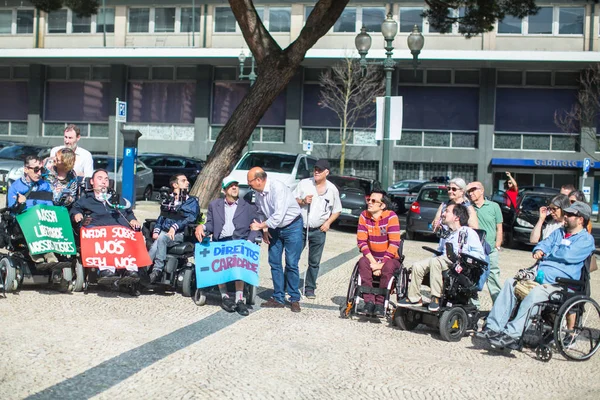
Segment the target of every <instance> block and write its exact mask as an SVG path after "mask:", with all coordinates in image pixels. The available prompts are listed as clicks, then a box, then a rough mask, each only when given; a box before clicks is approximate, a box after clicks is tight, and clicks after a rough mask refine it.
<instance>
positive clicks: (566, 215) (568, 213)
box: [565, 212, 579, 217]
mask: <svg viewBox="0 0 600 400" xmlns="http://www.w3.org/2000/svg"><path fill="white" fill-rule="evenodd" d="M565 217H579V215H577V214H575V213H571V212H566V213H565Z"/></svg>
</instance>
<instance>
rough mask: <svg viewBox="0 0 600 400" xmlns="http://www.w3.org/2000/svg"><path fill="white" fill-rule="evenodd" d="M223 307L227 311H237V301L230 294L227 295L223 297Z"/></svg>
mask: <svg viewBox="0 0 600 400" xmlns="http://www.w3.org/2000/svg"><path fill="white" fill-rule="evenodd" d="M221 308H222V309H223V310H225V311H227V312H234V311H235V301H233V299H232V298H231V297H229V296H225V297H223V298H222V299H221Z"/></svg>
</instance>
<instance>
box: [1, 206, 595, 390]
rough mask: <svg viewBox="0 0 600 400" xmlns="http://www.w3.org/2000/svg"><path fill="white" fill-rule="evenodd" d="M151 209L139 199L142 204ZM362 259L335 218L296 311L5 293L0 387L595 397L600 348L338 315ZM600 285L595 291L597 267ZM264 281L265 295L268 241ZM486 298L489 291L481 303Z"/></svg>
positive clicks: (103, 295)
mask: <svg viewBox="0 0 600 400" xmlns="http://www.w3.org/2000/svg"><path fill="white" fill-rule="evenodd" d="M156 210H157V208H156V205H155V204H151V203H138V205H137V210H136V214H137V215H138V218H139V219H140V220H143V219H144V218H150V217H155V216H156V214H157V211H156ZM432 244H433V243H431V242H430V243H424V242H415V241H407V242H406V243H405V246H404V249H405V254H406V260H407V263H410V262H412V261H414V260H418V259H421V258H425V257H428V255H429V253H427V252H425V251H424V250H422V249H421V245H430V246H431V245H432ZM357 259H358V251H357V250H356V246H355V239H354V233H353V232H352V230H351V229H344V230H332V231H331V232H330V233H329V234H328V238H327V245H326V249H325V252H324V255H323V261H324V263H323V267H322V271H321V276H320V278H319V281H318V283H319V288H318V290H317V296H318V297H317V299H316V300H306V301H303V302H302V307H303V308H302V312H301V313H300V314H294V313H292V312H290V310H289V308H286V309H284V310H273V309H261V308H260V307H259V306H255V307H254V310H252V312H251V314H250V316H248V317H245V318H243V317H240V316H238V315H237V314H228V313H226V312H224V311H222V310H221V308H220V307H219V306H218V300H217V297H212V298H209V304H208V305H206V306H204V307H197V306H196V305H195V304H194V303H193V302H192V301H191V300H190V299H189V298H184V297H183V296H182V295H181V294H179V293H178V294H172V295H170V294H145V295H142V296H140V297H138V298H133V297H129V296H128V295H126V294H118V293H114V292H106V291H102V290H100V289H93V290H91V291H90V292H89V293H88V294H83V293H73V294H60V293H57V292H55V291H52V290H50V289H49V288H46V287H44V286H40V285H37V284H36V285H27V286H25V287H24V288H23V290H21V291H20V292H18V293H16V294H9V295H8V297H7V298H6V299H2V298H0V355H1V361H0V398H2V399H19V398H25V397H28V396H30V397H31V398H34V399H51V398H52V399H54V398H59V399H81V398H91V397H94V398H98V399H113V398H119V399H137V398H166V397H169V398H177V399H191V398H197V399H205V398H208V397H210V398H222V399H230V398H231V399H246V398H248V399H250V398H252V399H255V398H259V399H267V398H272V399H281V398H288V399H320V398H335V399H337V398H377V399H382V398H393V399H396V398H409V399H411V398H415V399H417V398H418V399H455V398H456V399H479V398H498V399H516V398H541V397H543V398H549V399H564V398H577V399H588V398H589V399H592V398H597V396H598V394H597V393H598V390H599V389H600V380H599V379H598V376H599V373H600V371H599V370H600V356H595V357H594V358H592V359H591V360H590V361H587V362H584V363H576V362H567V361H565V360H564V359H563V358H562V357H561V356H560V355H559V354H555V355H554V358H553V359H552V360H551V361H550V362H549V363H542V362H539V361H536V360H535V355H534V354H533V353H532V352H531V351H530V350H526V351H525V352H524V353H518V352H513V353H511V355H510V356H505V355H499V354H496V353H490V352H489V351H487V350H486V349H484V348H482V347H480V345H479V343H478V342H477V341H473V340H472V339H471V338H469V337H465V338H463V339H462V340H461V341H460V342H458V343H448V342H444V341H442V340H441V339H440V337H439V335H438V334H437V332H436V331H434V330H432V329H429V328H425V327H422V326H421V327H420V328H417V329H416V330H415V331H413V332H404V331H400V330H399V329H397V328H395V327H392V326H390V325H389V324H388V323H387V322H374V321H369V320H364V319H354V320H344V319H340V318H339V312H338V306H339V304H341V302H342V301H343V300H344V299H345V296H346V291H347V287H348V281H349V277H350V274H351V272H352V268H353V266H354V264H355V263H356V261H357ZM306 264H307V263H306V255H305V254H303V257H302V259H301V262H300V266H301V269H302V270H304V269H305V268H306ZM531 264H532V261H531V257H530V255H529V253H528V252H525V251H521V250H503V251H502V253H501V254H500V266H501V269H502V275H503V278H508V277H511V276H512V275H514V273H515V272H516V271H517V270H518V269H519V268H522V267H526V266H529V265H531ZM592 284H593V287H592V293H593V294H594V295H595V296H594V297H596V298H597V294H598V293H600V274H598V273H596V274H593V275H592ZM260 285H261V289H260V290H263V292H262V293H261V294H260V296H261V297H263V298H268V295H269V293H270V289H271V288H272V282H271V278H270V271H269V267H268V264H267V262H266V246H265V247H264V248H263V252H262V255H261V273H260ZM490 305H491V303H490V299H489V296H488V294H487V291H484V293H483V294H482V308H483V309H489V307H490Z"/></svg>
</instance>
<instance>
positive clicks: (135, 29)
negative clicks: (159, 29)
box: [129, 8, 150, 33]
mask: <svg viewBox="0 0 600 400" xmlns="http://www.w3.org/2000/svg"><path fill="white" fill-rule="evenodd" d="M149 24H150V9H149V8H130V9H129V32H130V33H143V32H149Z"/></svg>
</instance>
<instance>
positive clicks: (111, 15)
mask: <svg viewBox="0 0 600 400" xmlns="http://www.w3.org/2000/svg"><path fill="white" fill-rule="evenodd" d="M105 26H106V33H114V31H115V9H114V8H105V9H103V8H100V9H99V10H98V15H97V16H96V32H98V33H102V32H104V27H105Z"/></svg>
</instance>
